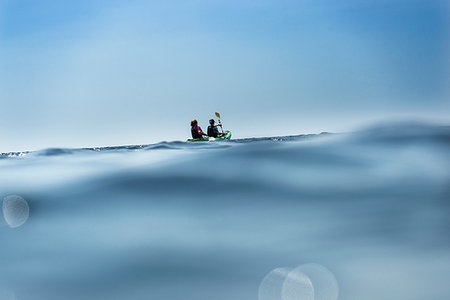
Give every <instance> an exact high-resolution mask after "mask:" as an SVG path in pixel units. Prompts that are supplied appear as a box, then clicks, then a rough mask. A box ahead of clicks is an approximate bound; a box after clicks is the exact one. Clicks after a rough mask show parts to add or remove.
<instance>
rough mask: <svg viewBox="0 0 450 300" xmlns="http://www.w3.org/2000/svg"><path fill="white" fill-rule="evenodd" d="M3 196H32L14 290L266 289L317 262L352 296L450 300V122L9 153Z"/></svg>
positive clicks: (161, 299)
mask: <svg viewBox="0 0 450 300" xmlns="http://www.w3.org/2000/svg"><path fill="white" fill-rule="evenodd" d="M0 195H1V196H2V199H3V198H4V197H6V196H8V195H18V196H20V197H22V198H23V199H25V200H26V201H27V202H28V206H29V219H28V221H27V222H26V223H25V224H24V225H22V226H20V227H17V228H10V227H9V226H7V224H6V222H5V220H4V219H2V220H1V222H3V223H2V226H0V237H1V246H0V297H6V298H5V299H10V298H11V299H19V300H22V299H23V300H26V299H33V300H40V299H46V300H49V299H158V300H165V299H186V300H190V299H192V300H194V299H195V300H201V299H205V300H206V299H208V300H210V299H215V300H222V299H223V300H225V299H227V300H228V299H229V300H251V299H253V300H256V299H258V287H259V284H260V283H261V280H262V279H263V278H264V276H265V275H266V274H267V273H268V272H270V271H271V270H273V269H275V268H278V267H282V266H296V265H300V264H304V263H309V262H315V263H319V264H321V265H324V266H326V267H327V268H328V269H329V270H331V271H332V272H333V274H334V276H335V277H336V279H337V281H338V283H339V299H355V300H357V299H358V300H360V299H369V300H371V299H374V300H381V299H389V300H391V299H410V300H411V299H449V298H450V285H449V284H448V279H449V278H450V251H449V250H450V238H449V231H450V218H449V211H450V210H449V209H450V202H449V201H450V127H444V126H431V125H426V124H397V125H392V124H390V125H389V124H388V125H384V126H378V127H372V128H370V129H365V130H361V131H360V132H356V133H349V134H339V135H338V134H321V135H302V136H296V137H278V138H260V139H245V140H235V141H228V142H201V143H184V142H162V143H159V144H155V145H141V146H126V147H107V148H92V149H47V150H42V151H37V152H30V153H28V152H27V153H5V154H2V155H1V156H0ZM2 295H9V296H2ZM8 297H9V298H8ZM12 297H14V298H12Z"/></svg>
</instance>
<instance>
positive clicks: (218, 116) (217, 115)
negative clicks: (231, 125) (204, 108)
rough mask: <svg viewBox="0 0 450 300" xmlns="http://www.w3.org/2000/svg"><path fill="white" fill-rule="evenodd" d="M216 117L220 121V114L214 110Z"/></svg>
mask: <svg viewBox="0 0 450 300" xmlns="http://www.w3.org/2000/svg"><path fill="white" fill-rule="evenodd" d="M216 117H217V119H218V120H219V121H220V114H219V113H218V112H216Z"/></svg>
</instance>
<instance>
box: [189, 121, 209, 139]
mask: <svg viewBox="0 0 450 300" xmlns="http://www.w3.org/2000/svg"><path fill="white" fill-rule="evenodd" d="M191 135H192V138H193V139H201V138H206V137H207V136H206V133H204V132H203V130H202V129H201V128H200V126H198V122H197V120H192V121H191Z"/></svg>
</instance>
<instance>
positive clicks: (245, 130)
mask: <svg viewBox="0 0 450 300" xmlns="http://www.w3.org/2000/svg"><path fill="white" fill-rule="evenodd" d="M343 3H345V4H343ZM449 20H450V6H449V4H448V1H447V0H439V1H437V0H422V1H417V0H373V1H371V0H348V1H336V0H299V1H289V0H254V1H247V0H236V1H234V0H231V1H221V0H195V1H189V0H183V1H181V0H180V1H143V0H131V1H130V0H128V1H114V0H108V1H106V0H101V1H98V0H97V1H91V0H77V1H75V0H64V1H60V0H54V1H50V0H40V1H36V0H0V103H1V109H0V151H1V152H4V151H12V150H28V149H38V148H45V147H80V146H99V145H120V144H143V143H151V142H157V141H160V140H175V139H178V140H185V139H186V138H188V137H189V134H190V130H189V123H190V120H191V119H193V118H197V119H199V121H200V125H201V126H202V127H204V129H205V127H206V124H207V120H208V119H209V118H211V117H213V115H214V112H215V111H219V112H220V113H221V114H222V116H223V121H224V124H225V126H226V128H228V129H231V130H232V131H233V134H234V136H235V137H244V136H265V135H287V134H300V133H310V132H321V131H331V132H332V131H343V130H349V129H353V128H356V127H358V126H360V125H362V124H368V123H371V122H374V121H379V120H385V119H388V120H395V119H400V118H401V119H403V118H420V119H423V120H432V121H433V120H434V121H437V122H444V123H445V122H446V123H449V122H450V100H449V99H450V77H449V74H450V59H449V58H450V23H449Z"/></svg>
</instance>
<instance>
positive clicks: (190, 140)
mask: <svg viewBox="0 0 450 300" xmlns="http://www.w3.org/2000/svg"><path fill="white" fill-rule="evenodd" d="M230 138H231V131H225V135H223V136H219V137H216V138H213V137H209V138H201V139H188V140H187V141H188V142H207V141H222V140H229V139H230Z"/></svg>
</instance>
